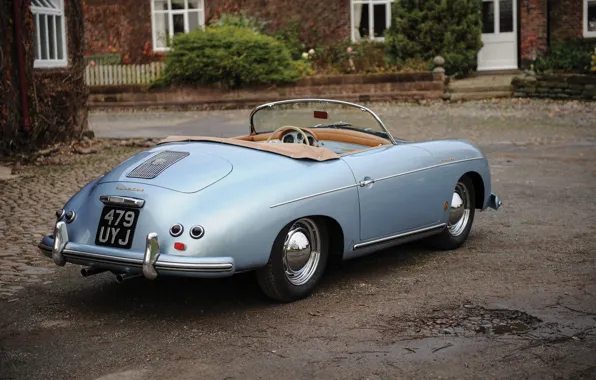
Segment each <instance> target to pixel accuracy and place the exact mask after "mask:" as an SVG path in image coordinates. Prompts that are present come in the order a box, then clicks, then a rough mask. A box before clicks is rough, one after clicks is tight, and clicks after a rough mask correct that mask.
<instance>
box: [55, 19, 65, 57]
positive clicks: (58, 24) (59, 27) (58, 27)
mask: <svg viewBox="0 0 596 380" xmlns="http://www.w3.org/2000/svg"><path fill="white" fill-rule="evenodd" d="M63 22H64V18H63V17H62V16H56V48H57V49H58V59H64V41H63V40H62V23H63Z"/></svg>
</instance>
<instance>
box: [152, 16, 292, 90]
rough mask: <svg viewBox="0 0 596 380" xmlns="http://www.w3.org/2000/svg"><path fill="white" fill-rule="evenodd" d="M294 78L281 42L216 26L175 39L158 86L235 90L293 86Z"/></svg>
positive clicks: (242, 29)
mask: <svg viewBox="0 0 596 380" xmlns="http://www.w3.org/2000/svg"><path fill="white" fill-rule="evenodd" d="M298 77H299V75H298V72H297V70H296V65H295V64H294V63H293V61H292V59H291V57H290V53H289V51H288V49H287V48H286V46H285V45H284V44H282V43H281V42H279V41H277V40H275V39H274V38H273V37H270V36H266V35H263V34H259V33H257V32H255V31H254V30H252V29H249V28H239V27H235V26H218V27H208V28H206V29H205V30H203V29H195V30H194V31H192V32H190V33H188V34H179V35H176V36H175V37H174V41H173V44H172V49H171V50H170V51H169V52H168V54H167V56H166V68H165V70H164V74H163V76H162V78H161V79H160V80H159V83H158V84H159V85H168V84H214V83H219V84H221V85H222V86H223V87H224V88H239V87H242V86H247V85H257V84H274V83H275V84H277V83H284V82H293V81H296V80H297V79H298Z"/></svg>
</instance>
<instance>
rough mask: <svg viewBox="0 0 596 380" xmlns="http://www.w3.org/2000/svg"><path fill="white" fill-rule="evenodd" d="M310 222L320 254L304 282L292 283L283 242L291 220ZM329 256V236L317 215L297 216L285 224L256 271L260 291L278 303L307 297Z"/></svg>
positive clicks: (321, 273) (323, 223) (316, 282)
mask: <svg viewBox="0 0 596 380" xmlns="http://www.w3.org/2000/svg"><path fill="white" fill-rule="evenodd" d="M302 221H310V222H312V223H314V225H315V226H316V229H317V230H318V234H319V240H320V249H319V251H320V256H319V259H318V262H317V263H316V268H315V269H314V271H313V273H312V275H310V277H309V278H308V280H307V281H306V282H305V283H304V284H299V285H296V284H293V283H292V282H291V281H290V280H289V279H288V276H287V275H286V269H285V265H284V244H285V240H286V237H287V236H288V233H289V232H290V229H291V228H292V227H293V226H294V224H295V223H300V222H302ZM328 257H329V235H328V229H327V225H326V223H325V222H324V221H323V220H321V219H319V218H310V217H307V218H300V219H297V220H295V221H293V222H292V223H289V224H288V225H287V226H285V227H284V228H283V229H282V230H281V231H280V232H279V234H278V235H277V237H276V238H275V241H274V243H273V247H272V248H271V254H270V256H269V261H268V262H267V265H265V266H264V267H262V268H259V269H258V270H257V271H256V276H257V281H258V283H259V286H260V287H261V290H262V291H263V293H265V295H267V296H268V297H269V298H271V299H273V300H276V301H279V302H292V301H296V300H299V299H302V298H305V297H307V296H309V295H310V294H311V293H312V292H313V290H314V289H315V287H316V286H317V284H318V283H319V280H320V279H321V277H322V275H323V272H324V271H325V267H326V265H327V260H328Z"/></svg>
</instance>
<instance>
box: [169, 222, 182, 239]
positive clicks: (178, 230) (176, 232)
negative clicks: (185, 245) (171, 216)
mask: <svg viewBox="0 0 596 380" xmlns="http://www.w3.org/2000/svg"><path fill="white" fill-rule="evenodd" d="M183 231H184V227H183V226H182V224H180V223H177V224H174V225H173V226H172V227H170V235H172V236H173V237H178V236H180V235H182V232H183Z"/></svg>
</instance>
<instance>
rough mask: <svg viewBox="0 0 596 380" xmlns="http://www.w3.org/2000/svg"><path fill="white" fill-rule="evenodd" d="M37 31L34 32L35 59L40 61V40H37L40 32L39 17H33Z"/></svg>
mask: <svg viewBox="0 0 596 380" xmlns="http://www.w3.org/2000/svg"><path fill="white" fill-rule="evenodd" d="M33 22H34V23H35V27H34V28H35V29H34V30H33V50H34V51H35V59H39V40H38V39H37V31H38V30H39V15H35V17H33Z"/></svg>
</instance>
